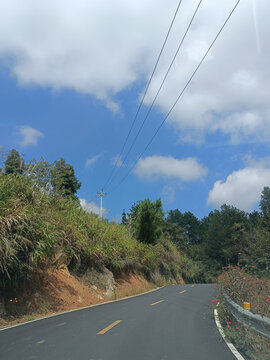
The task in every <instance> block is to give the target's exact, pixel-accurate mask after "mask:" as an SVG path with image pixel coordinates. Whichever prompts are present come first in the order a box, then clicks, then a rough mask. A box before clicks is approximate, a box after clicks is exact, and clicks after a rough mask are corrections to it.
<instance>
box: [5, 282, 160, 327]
mask: <svg viewBox="0 0 270 360" xmlns="http://www.w3.org/2000/svg"><path fill="white" fill-rule="evenodd" d="M164 287H165V285H164V286H160V287H158V288H156V289H153V290H149V291H146V292H144V293H141V294H137V295H131V296H126V297H124V298H122V299H118V300H110V301H106V302H103V303H100V304H94V305H89V306H84V307H81V308H79V309H73V310H67V311H63V312H60V313H57V314H52V315H48V316H43V317H41V318H38V319H35V320H31V321H26V322H24V323H21V324H15V325H11V326H6V327H3V328H1V329H0V331H4V330H8V329H11V328H14V327H17V326H22V325H27V324H30V323H33V322H36V321H40V320H44V319H49V318H51V317H54V316H59V315H63V314H68V313H70V312H73V311H80V310H84V309H88V308H91V307H95V306H100V305H106V304H110V303H113V302H117V301H123V300H127V299H131V298H134V297H137V296H142V295H145V294H148V293H151V292H154V291H157V290H160V289H162V288H164Z"/></svg>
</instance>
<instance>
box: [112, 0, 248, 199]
mask: <svg viewBox="0 0 270 360" xmlns="http://www.w3.org/2000/svg"><path fill="white" fill-rule="evenodd" d="M240 1H241V0H238V1H237V3H236V4H235V5H234V7H233V9H232V10H231V12H230V14H229V15H228V17H227V18H226V20H225V22H224V23H223V25H222V26H221V28H220V30H219V31H218V33H217V35H216V36H215V38H214V40H213V41H212V43H211V45H210V46H209V48H208V49H207V51H206V52H205V54H204V56H203V57H202V59H201V61H200V62H199V64H198V65H197V67H196V69H195V70H194V71H193V73H192V75H191V76H190V78H189V80H188V81H187V83H186V85H185V86H184V88H183V89H182V90H181V92H180V94H179V95H178V97H177V98H176V100H175V102H174V103H173V105H172V107H171V108H170V110H169V111H168V113H167V115H166V116H165V117H164V119H163V120H162V122H161V123H160V125H159V127H158V128H157V130H156V131H155V133H154V135H153V136H152V138H151V139H150V141H149V142H148V143H147V145H146V146H145V148H144V150H143V151H142V152H141V154H140V156H139V157H138V159H137V160H136V161H135V162H134V164H133V165H132V167H131V168H130V169H129V171H128V172H127V174H126V175H125V176H124V177H123V178H122V180H121V181H120V182H119V183H118V185H116V186H115V187H114V188H113V189H112V190H111V191H110V192H109V193H108V195H109V194H111V193H112V192H113V191H115V190H116V189H117V188H118V187H119V186H120V185H121V184H122V183H123V182H124V181H125V179H126V178H127V177H128V176H129V174H130V173H131V171H132V170H133V169H134V167H135V166H136V164H137V163H138V161H139V160H140V159H141V157H142V156H143V155H144V153H145V152H146V150H147V149H148V148H149V146H150V145H151V143H152V142H153V140H154V138H155V137H156V135H157V134H158V132H159V130H160V129H161V128H162V126H163V125H164V123H165V121H166V120H167V118H168V117H169V116H170V114H171V112H172V111H173V109H174V108H175V106H176V104H177V103H178V101H179V100H180V98H181V97H182V95H183V93H184V92H185V90H186V89H187V87H188V85H189V84H190V82H191V81H192V79H193V78H194V76H195V74H196V73H197V71H198V70H199V68H200V67H201V65H202V63H203V62H204V60H205V58H206V57H207V55H208V53H209V52H210V50H211V49H212V47H213V46H214V44H215V42H216V41H217V39H218V37H219V36H220V34H221V32H222V31H223V29H224V28H225V26H226V24H227V23H228V21H229V20H230V18H231V16H232V15H233V13H234V11H235V10H236V8H237V6H238V5H239V3H240Z"/></svg>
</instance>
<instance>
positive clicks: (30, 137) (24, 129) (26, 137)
mask: <svg viewBox="0 0 270 360" xmlns="http://www.w3.org/2000/svg"><path fill="white" fill-rule="evenodd" d="M19 134H20V135H21V136H22V140H21V142H20V145H21V146H23V147H25V146H29V145H37V141H38V138H40V137H43V134H42V132H40V131H38V130H36V129H33V128H32V127H30V126H21V127H20V130H19Z"/></svg>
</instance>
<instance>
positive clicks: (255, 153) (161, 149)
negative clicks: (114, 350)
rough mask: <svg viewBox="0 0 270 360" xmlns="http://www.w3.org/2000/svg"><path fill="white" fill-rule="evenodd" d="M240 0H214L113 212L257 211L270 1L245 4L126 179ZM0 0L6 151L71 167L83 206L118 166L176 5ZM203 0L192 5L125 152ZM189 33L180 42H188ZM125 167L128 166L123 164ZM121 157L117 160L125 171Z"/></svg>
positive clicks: (265, 157)
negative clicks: (156, 204)
mask: <svg viewBox="0 0 270 360" xmlns="http://www.w3.org/2000/svg"><path fill="white" fill-rule="evenodd" d="M235 3H236V1H233V0H226V1H225V0H218V1H216V0H204V1H203V2H202V5H201V8H200V9H199V11H198V14H197V17H196V18H195V20H194V23H193V24H192V27H191V30H190V32H189V33H188V36H187V38H186V40H185V42H184V43H183V48H182V49H181V51H180V53H179V54H178V56H177V58H176V61H175V63H174V65H173V67H172V71H171V73H170V74H169V76H168V78H167V80H166V82H165V84H164V88H163V90H162V91H161V93H160V96H159V97H158V99H157V101H156V104H155V106H154V108H153V111H152V112H151V113H150V116H149V118H148V120H147V122H146V124H145V127H144V128H143V130H142V132H141V134H140V137H139V138H138V141H137V142H136V144H135V146H134V148H133V150H132V152H131V153H130V157H128V158H127V161H126V163H125V164H124V165H123V166H122V167H121V168H120V169H119V172H118V175H117V176H116V177H115V178H114V180H113V182H112V186H110V187H107V188H106V187H105V189H104V190H105V191H107V192H108V196H107V197H106V198H105V199H104V207H105V209H106V216H107V217H108V218H109V219H115V220H118V219H119V216H120V214H121V213H122V210H123V209H126V210H128V209H129V208H130V207H131V205H132V204H133V203H134V202H136V201H138V200H142V199H145V198H147V197H149V198H150V199H153V200H155V199H157V198H161V199H162V201H163V205H164V209H165V210H169V209H175V208H178V209H180V210H181V211H192V212H193V213H194V214H195V215H196V216H198V217H203V216H205V215H207V214H208V212H209V211H210V210H212V209H214V208H218V207H219V206H220V205H222V204H223V203H227V204H230V205H234V206H237V207H238V208H241V209H243V210H245V211H251V210H252V209H256V208H257V207H258V201H259V198H260V193H261V190H262V188H263V186H269V185H270V158H269V140H270V105H269V103H270V102H269V93H270V91H269V90H270V82H269V74H270V70H269V65H268V64H269V60H270V59H269V55H270V47H269V41H268V38H267V36H268V35H267V34H269V31H270V25H269V21H268V18H267V16H266V14H267V13H269V11H270V4H269V2H268V1H267V0H260V1H256V0H247V1H242V2H240V4H239V6H238V8H237V10H236V11H235V14H234V15H233V18H232V19H231V21H230V22H229V23H228V26H227V28H225V30H224V33H223V34H222V35H221V36H220V38H219V39H218V42H217V44H216V45H215V46H214V48H213V49H212V50H211V53H210V54H209V56H208V57H207V59H206V61H205V63H204V64H203V65H202V67H201V68H200V70H199V71H198V73H197V75H196V77H195V78H194V80H193V81H192V83H191V84H190V86H189V87H188V89H187V91H186V93H185V94H184V96H183V97H182V98H181V101H180V102H179V104H178V105H177V106H176V108H175V109H174V111H173V112H172V114H171V116H170V117H169V118H168V121H167V122H166V123H165V125H164V126H163V127H162V129H161V131H160V132H159V134H158V135H157V137H156V138H155V140H154V141H153V143H152V144H151V146H150V147H149V149H148V150H147V151H146V153H145V154H144V155H143V157H142V158H141V159H140V161H139V162H138V163H137V164H136V165H135V167H134V168H133V170H132V171H131V173H130V175H129V176H128V177H127V178H126V180H125V181H124V182H123V183H122V184H121V185H120V186H119V187H118V188H117V189H116V190H115V191H112V192H111V189H113V188H114V187H115V186H116V185H117V184H118V183H119V182H120V180H121V179H122V177H123V176H124V175H125V174H126V173H127V172H128V171H129V169H130V166H132V164H133V162H134V161H135V160H136V159H137V157H138V155H139V154H140V153H141V151H142V150H143V149H144V147H145V145H146V144H147V142H148V141H149V139H150V138H151V136H152V134H153V133H154V131H155V129H156V128H157V127H158V125H159V123H160V122H161V121H162V119H163V118H164V116H165V115H166V113H167V112H168V110H169V109H170V107H171V105H172V104H173V102H174V100H175V99H176V97H177V95H178V93H179V91H180V90H181V89H182V88H183V86H184V85H185V83H186V81H187V80H188V78H189V76H190V75H191V73H192V71H193V70H194V68H195V67H196V65H197V64H198V62H199V61H200V59H201V57H202V56H203V54H204V53H205V51H206V49H207V47H208V46H209V44H210V43H211V41H212V39H213V38H214V36H215V35H216V33H217V31H218V30H219V28H220V26H221V25H222V23H223V21H224V20H225V18H226V16H227V15H228V14H229V12H230V10H231V9H232V7H233V5H234V4H235ZM19 4H20V2H19V1H18V0H16V1H15V0H14V1H12V2H10V1H9V2H8V1H4V0H2V1H1V5H2V6H1V8H2V9H3V11H2V12H1V14H0V34H1V35H0V145H1V146H3V147H4V149H5V150H10V149H12V148H15V149H17V150H18V151H19V152H21V153H23V154H24V157H25V160H26V162H29V161H31V159H33V158H35V159H39V158H40V157H44V158H45V159H46V160H48V161H49V162H53V161H54V160H57V159H59V158H60V157H63V158H64V159H65V160H66V161H67V162H68V163H70V164H72V165H73V166H74V168H75V172H76V175H77V177H78V178H79V180H80V181H81V182H82V187H81V189H80V190H79V192H78V196H79V197H80V199H82V204H83V206H84V207H85V208H86V209H88V210H89V209H90V210H91V211H97V210H98V209H97V206H98V199H95V201H94V202H93V203H90V201H91V200H92V198H93V197H94V196H95V194H96V192H97V191H98V190H100V188H101V187H102V186H103V185H104V183H105V182H106V180H107V178H108V176H109V174H110V172H111V171H112V168H113V164H114V161H115V160H114V159H115V158H116V157H117V155H118V154H119V152H120V150H121V148H122V145H123V142H124V140H125V137H126V135H127V133H128V130H129V128H130V126H131V123H132V120H133V118H134V115H135V113H136V110H137V108H138V105H139V102H140V99H141V96H142V93H143V91H144V89H145V86H146V84H147V81H148V79H149V76H150V74H151V71H152V69H153V66H154V64H155V61H156V58H157V55H158V52H159V50H160V48H161V45H162V42H163V40H164V38H165V34H166V31H167V30H168V27H169V24H170V21H171V19H172V16H173V13H174V11H175V9H176V6H177V4H178V1H174V0H170V1H168V2H166V4H165V2H163V1H161V0H155V1H154V0H149V1H148V2H144V1H136V2H135V1H130V2H126V1H124V0H114V1H113V2H111V3H110V4H108V3H107V2H105V1H93V2H86V1H83V0H80V1H77V2H76V4H75V3H74V2H66V1H59V2H57V3H55V2H54V1H52V0H51V1H47V2H46V4H45V3H44V2H39V1H34V0H28V1H27V2H26V3H25V4H24V7H21V6H20V5H19ZM197 4H198V1H197V0H196V1H195V0H194V1H193V0H192V1H187V0H186V1H185V0H183V2H182V4H181V7H180V9H179V13H178V15H177V17H176V20H175V24H174V27H173V28H172V32H171V34H170V37H169V39H168V43H167V44H166V47H165V49H164V53H163V55H162V57H161V60H160V63H159V65H158V68H157V71H156V73H155V76H154V78H153V81H152V83H151V86H150V88H149V91H148V93H147V96H146V98H145V101H144V105H143V107H142V111H141V112H140V114H139V116H138V119H137V121H136V123H135V126H134V129H133V132H132V133H131V137H130V139H129V142H128V144H127V147H126V149H125V151H124V154H123V155H125V153H126V151H127V149H128V148H129V145H130V143H131V141H132V139H133V138H134V136H135V134H136V131H137V130H138V128H139V126H140V124H141V122H142V120H143V119H144V116H145V114H146V112H147V110H148V108H149V105H150V104H151V101H152V99H153V97H154V96H155V93H156V91H157V89H158V87H159V84H160V82H161V81H162V78H163V76H164V74H165V72H166V69H167V68H168V66H169V63H170V61H171V59H172V57H173V54H174V52H175V50H176V48H177V46H178V44H179V41H180V39H181V36H182V35H183V33H184V30H185V29H186V27H187V24H188V22H189V20H190V18H191V16H192V13H193V11H194V10H195V7H196V6H197ZM179 35H180V36H179ZM120 162H121V159H120V161H119V163H120ZM119 163H118V164H119Z"/></svg>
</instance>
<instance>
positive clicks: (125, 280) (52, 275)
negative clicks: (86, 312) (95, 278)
mask: <svg viewBox="0 0 270 360" xmlns="http://www.w3.org/2000/svg"><path fill="white" fill-rule="evenodd" d="M154 287H155V285H153V284H152V283H150V282H148V281H147V280H146V279H144V278H143V277H142V276H140V275H135V274H132V273H130V274H126V275H124V276H123V277H121V278H118V279H116V290H115V297H114V298H108V297H106V295H105V294H104V290H102V289H96V288H95V287H94V288H93V287H90V286H87V285H85V284H83V283H82V281H80V279H79V278H76V277H74V276H73V275H71V274H70V273H69V271H68V269H67V267H65V266H61V268H60V269H58V270H47V271H46V272H43V273H42V287H40V289H39V290H35V291H34V292H33V291H31V295H29V294H28V295H27V294H24V297H23V299H22V298H20V296H19V294H18V296H17V298H18V303H11V304H10V306H13V307H17V309H18V311H15V313H17V315H16V316H14V317H13V318H10V319H9V320H4V319H2V318H0V327H4V326H9V325H14V324H17V323H22V322H25V321H29V320H33V319H36V318H39V317H43V316H47V315H51V314H54V313H60V312H63V311H67V310H73V309H79V308H82V307H85V306H89V305H94V304H99V303H103V302H107V301H110V300H115V299H120V298H123V297H126V296H131V295H136V294H140V293H143V292H146V291H149V290H151V289H153V288H154ZM20 302H24V305H25V304H26V303H27V307H28V309H30V310H28V311H27V315H24V316H20V315H19V314H20V313H21V311H20V305H22V304H20ZM15 310H16V309H15Z"/></svg>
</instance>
